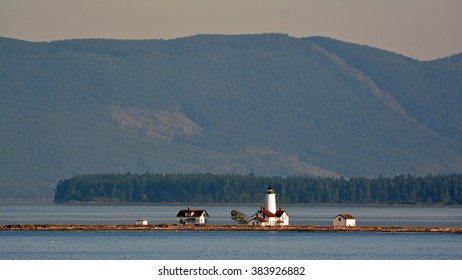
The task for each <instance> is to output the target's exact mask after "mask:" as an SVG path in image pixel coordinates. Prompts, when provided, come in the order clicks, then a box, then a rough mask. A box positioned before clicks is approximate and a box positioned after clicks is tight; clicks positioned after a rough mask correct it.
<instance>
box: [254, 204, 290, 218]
mask: <svg viewBox="0 0 462 280" xmlns="http://www.w3.org/2000/svg"><path fill="white" fill-rule="evenodd" d="M258 212H261V213H263V214H264V215H265V216H267V217H277V218H280V217H281V216H282V215H283V214H284V213H286V211H284V210H282V209H281V208H279V210H277V211H276V213H272V212H270V211H268V210H266V209H265V207H263V206H261V207H260V210H259V211H258ZM258 212H257V213H258Z"/></svg>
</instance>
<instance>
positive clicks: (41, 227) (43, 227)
mask: <svg viewBox="0 0 462 280" xmlns="http://www.w3.org/2000/svg"><path fill="white" fill-rule="evenodd" d="M17 230H31V231H139V230H144V231H161V230H164V231H165V230H168V231H306V232H446V233H462V228H450V227H388V226H356V227H332V226H312V225H291V226H275V227H262V226H247V225H198V226H193V225H180V224H158V225H58V224H17V225H3V226H0V231H17Z"/></svg>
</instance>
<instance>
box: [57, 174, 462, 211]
mask: <svg viewBox="0 0 462 280" xmlns="http://www.w3.org/2000/svg"><path fill="white" fill-rule="evenodd" d="M268 186H272V187H273V188H274V189H275V190H276V193H277V196H278V201H279V202H283V203H401V204H462V175H436V176H433V175H428V176H426V177H416V176H411V175H407V176H404V175H400V176H395V177H394V178H385V177H381V176H380V177H379V178H376V179H368V178H360V177H355V178H350V179H345V178H321V177H317V178H316V177H309V176H299V177H287V178H283V177H262V176H254V175H253V174H249V175H233V174H223V175H217V174H209V173H207V174H150V173H145V174H133V173H125V174H95V175H81V176H76V177H73V178H70V179H67V180H62V181H60V182H59V184H58V185H57V187H56V191H55V199H54V200H55V202H114V203H118V202H129V203H133V202H135V203H137V202H262V200H263V199H264V193H265V190H266V188H267V187H268Z"/></svg>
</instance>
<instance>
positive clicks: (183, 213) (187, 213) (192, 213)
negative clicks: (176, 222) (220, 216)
mask: <svg viewBox="0 0 462 280" xmlns="http://www.w3.org/2000/svg"><path fill="white" fill-rule="evenodd" d="M202 215H205V216H206V217H209V213H207V211H205V210H193V209H190V208H189V207H188V209H182V210H180V211H179V212H178V214H176V217H177V218H185V217H193V218H199V217H201V216H202Z"/></svg>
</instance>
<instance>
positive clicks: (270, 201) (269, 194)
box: [265, 187, 277, 214]
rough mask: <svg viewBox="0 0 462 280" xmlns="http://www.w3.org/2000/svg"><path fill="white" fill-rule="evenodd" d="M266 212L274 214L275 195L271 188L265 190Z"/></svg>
mask: <svg viewBox="0 0 462 280" xmlns="http://www.w3.org/2000/svg"><path fill="white" fill-rule="evenodd" d="M265 200H266V210H268V211H269V212H271V213H273V214H276V209H277V208H276V193H275V192H274V190H273V188H272V187H269V188H268V189H267V190H266V199H265Z"/></svg>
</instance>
